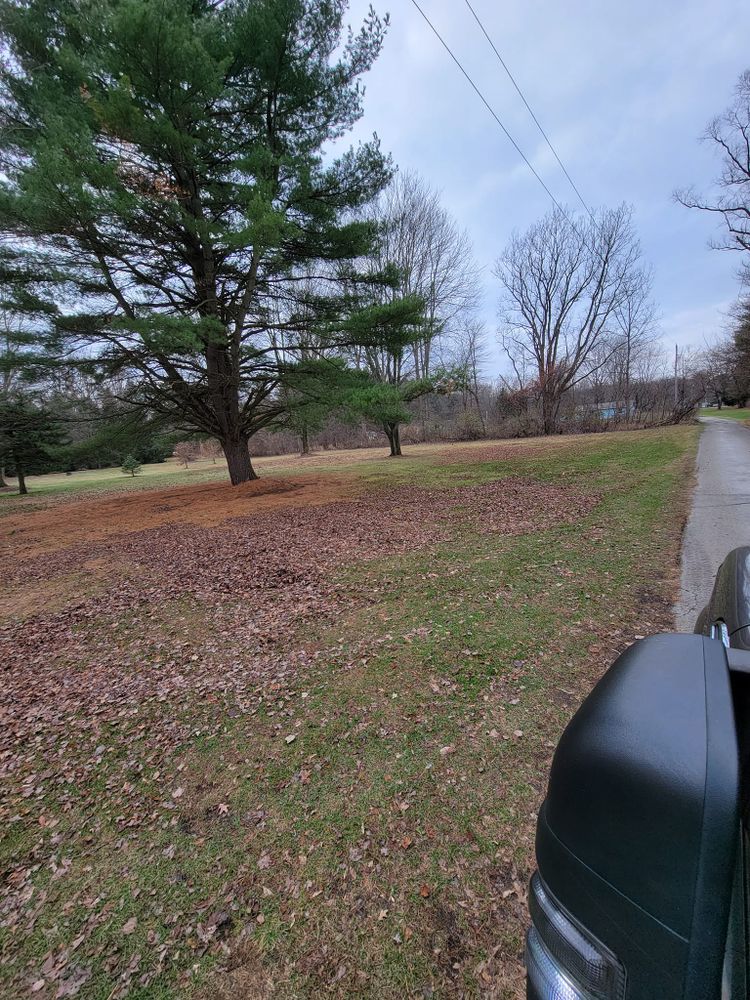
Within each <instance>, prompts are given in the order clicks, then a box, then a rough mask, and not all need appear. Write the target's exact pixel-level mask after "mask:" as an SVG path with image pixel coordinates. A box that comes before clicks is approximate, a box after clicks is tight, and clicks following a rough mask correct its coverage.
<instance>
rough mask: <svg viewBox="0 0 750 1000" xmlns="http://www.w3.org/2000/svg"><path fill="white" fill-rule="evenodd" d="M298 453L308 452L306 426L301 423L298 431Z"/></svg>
mask: <svg viewBox="0 0 750 1000" xmlns="http://www.w3.org/2000/svg"><path fill="white" fill-rule="evenodd" d="M299 436H300V454H301V455H309V454H310V436H309V434H308V433H307V426H306V425H303V426H302V430H301V431H300V435H299Z"/></svg>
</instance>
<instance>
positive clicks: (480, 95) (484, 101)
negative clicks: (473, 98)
mask: <svg viewBox="0 0 750 1000" xmlns="http://www.w3.org/2000/svg"><path fill="white" fill-rule="evenodd" d="M411 2H412V3H413V4H414V6H415V7H416V8H417V10H418V11H419V13H420V14H421V15H422V17H423V18H424V19H425V21H426V22H427V24H428V25H429V26H430V28H431V29H432V32H433V34H434V35H435V37H436V38H437V40H438V41H439V42H440V44H441V45H442V46H443V48H444V49H445V51H446V52H447V53H448V55H449V56H450V57H451V59H452V60H453V62H454V63H455V64H456V66H458V68H459V69H460V70H461V72H462V73H463V75H464V77H465V78H466V80H467V81H468V83H469V85H470V86H471V88H472V90H473V91H474V92H475V94H476V95H477V97H478V98H479V99H480V101H481V102H482V104H484V106H485V108H487V110H488V111H489V113H490V114H491V115H492V117H493V118H494V119H495V121H496V122H497V124H498V125H499V126H500V128H501V129H502V131H503V132H504V134H505V136H506V137H507V138H508V140H509V141H510V142H511V144H512V145H513V147H514V149H515V150H516V152H517V153H518V155H519V156H520V157H521V159H522V160H523V162H524V163H525V164H526V166H527V167H528V168H529V170H530V171H531V172H532V174H533V175H534V177H536V179H537V180H538V181H539V183H540V184H541V185H542V187H543V188H544V190H545V191H546V192H547V194H548V195H549V197H550V198H551V199H552V202H553V204H554V205H555V207H556V208H557V209H558V210H559V211H560V212H562V214H563V215H564V216H565V218H566V219H568V222H570V219H569V218H568V214H567V212H566V211H565V209H564V208H563V207H562V205H561V204H560V202H559V201H558V200H557V198H555V196H554V195H553V194H552V192H551V191H550V189H549V188H548V187H547V185H546V184H545V183H544V181H543V180H542V178H541V177H540V175H539V174H538V173H537V171H536V169H535V168H534V166H533V164H532V163H531V161H530V160H529V158H528V157H527V156H526V154H525V153H524V151H523V150H522V149H521V147H520V146H519V145H518V143H517V142H516V140H515V139H514V138H513V136H512V135H511V134H510V132H509V131H508V129H507V128H506V127H505V125H503V123H502V122H501V121H500V118H499V117H498V115H497V114H496V112H495V110H494V108H493V107H492V105H491V104H490V103H489V101H488V100H487V98H486V97H485V96H484V94H483V93H482V91H481V90H480V89H479V87H477V85H476V84H475V83H474V81H473V80H472V78H471V77H470V76H469V74H468V73H467V72H466V70H465V69H464V67H463V65H462V64H461V62H460V61H459V59H458V57H457V56H455V55H454V54H453V50H452V49H451V47H450V46H449V45H448V43H447V42H446V41H445V39H444V38H443V36H442V35H441V34H440V32H439V31H438V30H437V28H436V27H435V25H434V24H433V23H432V21H431V20H430V19H429V17H428V16H427V15H426V14H425V12H424V11H423V10H422V8H421V7H420V6H419V4H418V3H417V0H411ZM571 225H572V223H571Z"/></svg>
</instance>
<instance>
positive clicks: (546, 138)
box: [464, 0, 594, 220]
mask: <svg viewBox="0 0 750 1000" xmlns="http://www.w3.org/2000/svg"><path fill="white" fill-rule="evenodd" d="M464 3H465V4H466V6H467V7H468V8H469V10H470V11H471V13H472V16H473V18H474V20H475V21H476V22H477V24H478V25H479V28H480V30H481V32H482V34H483V35H484V37H485V38H486V39H487V41H488V42H489V44H490V46H491V48H492V51H493V52H494V53H495V55H496V56H497V58H498V61H499V62H500V65H501V66H502V67H503V69H504V70H505V72H506V74H507V76H508V79H509V80H510V82H511V83H512V84H513V86H514V87H515V88H516V92H517V93H518V96H519V97H520V98H521V100H522V101H523V103H524V106H525V108H526V110H527V111H528V112H529V114H530V115H531V117H532V119H533V120H534V124H535V125H536V127H537V128H538V129H539V131H540V133H541V134H542V136H543V138H544V141H545V142H546V143H547V145H548V146H549V148H550V150H551V151H552V155H553V156H554V157H555V159H556V160H557V162H558V164H559V166H560V169H561V170H562V172H563V173H564V174H565V176H566V177H567V179H568V183H569V184H570V186H571V187H572V188H573V190H574V191H575V193H576V196H577V198H578V200H579V201H580V203H581V204H582V205H583V207H584V208H585V209H586V211H587V212H588V214H589V215H590V216H591V218H592V220H593V218H594V216H593V213H592V211H591V209H590V208H589V206H588V205H587V204H586V201H585V199H584V197H583V195H582V194H581V192H580V191H579V190H578V187H577V185H576V183H575V181H574V180H573V178H572V177H571V176H570V174H569V173H568V171H567V169H566V167H565V164H564V163H563V161H562V160H561V159H560V157H559V156H558V154H557V150H556V149H555V147H554V146H553V145H552V141H551V140H550V137H549V136H548V135H547V133H546V132H545V131H544V129H543V128H542V123H541V122H540V121H539V119H538V118H537V116H536V115H535V114H534V112H533V110H532V108H531V105H530V104H529V102H528V101H527V100H526V97H525V95H524V93H523V91H522V90H521V88H520V87H519V85H518V83H517V82H516V79H515V77H514V76H513V74H512V73H511V71H510V69H509V68H508V65H507V63H506V62H505V60H504V59H503V57H502V56H501V55H500V53H499V52H498V49H497V46H496V45H495V43H494V42H493V41H492V39H491V38H490V36H489V34H488V32H487V29H486V28H485V26H484V25H483V24H482V22H481V20H480V18H479V15H478V14H477V12H476V11H475V10H474V8H473V7H472V5H471V3H470V2H469V0H464Z"/></svg>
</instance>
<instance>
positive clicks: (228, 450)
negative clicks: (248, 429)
mask: <svg viewBox="0 0 750 1000" xmlns="http://www.w3.org/2000/svg"><path fill="white" fill-rule="evenodd" d="M221 448H222V451H223V452H224V457H225V458H226V460H227V466H228V468H229V478H230V479H231V480H232V486H239V484H240V483H247V482H249V481H250V480H251V479H257V478H258V476H257V473H256V472H255V469H254V468H253V463H252V462H251V461H250V452H249V451H248V447H247V438H246V437H245V435H244V434H242V435H240V437H239V439H236V440H231V441H222V442H221Z"/></svg>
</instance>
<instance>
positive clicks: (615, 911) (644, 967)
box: [527, 635, 740, 1000]
mask: <svg viewBox="0 0 750 1000" xmlns="http://www.w3.org/2000/svg"><path fill="white" fill-rule="evenodd" d="M733 711H734V710H733V703H732V692H731V681H730V671H729V665H728V662H727V656H726V651H725V648H724V646H723V645H722V644H721V643H720V642H718V641H715V640H712V639H708V638H705V637H703V636H699V635H660V636H654V637H652V638H649V639H645V640H642V641H641V642H638V643H636V644H634V645H633V646H631V647H630V649H628V650H627V651H626V652H625V653H624V654H623V655H622V656H620V658H619V659H618V660H617V662H616V663H615V664H614V665H613V666H612V668H611V669H610V670H609V671H608V672H607V674H606V675H605V676H604V678H603V679H602V680H601V681H600V682H599V684H598V685H597V686H596V688H595V689H594V690H593V692H592V693H591V695H589V697H588V698H587V699H586V701H585V702H584V703H583V705H582V706H581V708H580V709H579V711H578V712H577V713H576V715H575V716H574V717H573V719H572V720H571V722H570V724H569V725H568V727H567V729H566V730H565V732H564V734H563V736H562V738H561V740H560V743H559V745H558V747H557V750H556V752H555V756H554V760H553V764H552V769H551V772H550V778H549V786H548V792H547V797H546V800H545V802H544V805H543V807H542V809H541V810H540V814H539V819H538V825H537V841H536V850H537V862H538V868H539V873H538V876H536V877H535V879H534V880H532V890H531V896H532V904H531V910H532V929H531V932H530V934H529V938H528V945H527V968H528V973H529V976H528V991H529V992H528V995H529V997H530V998H534V1000H542V998H543V1000H548V998H552V997H560V998H563V997H566V998H568V1000H576V998H596V1000H609V998H610V997H612V998H618V1000H621V998H624V997H626V996H627V997H628V998H633V1000H636V998H647V997H648V998H652V997H659V998H660V1000H670V998H673V997H674V998H677V997H680V998H683V1000H707V998H712V997H717V998H718V997H719V996H720V995H721V979H722V968H723V965H724V957H725V951H726V943H727V928H728V924H729V913H730V904H731V899H732V892H733V886H734V879H735V872H736V867H737V845H738V842H739V830H740V816H739V812H740V807H739V764H738V749H737V738H736V731H735V723H734V714H733Z"/></svg>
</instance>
